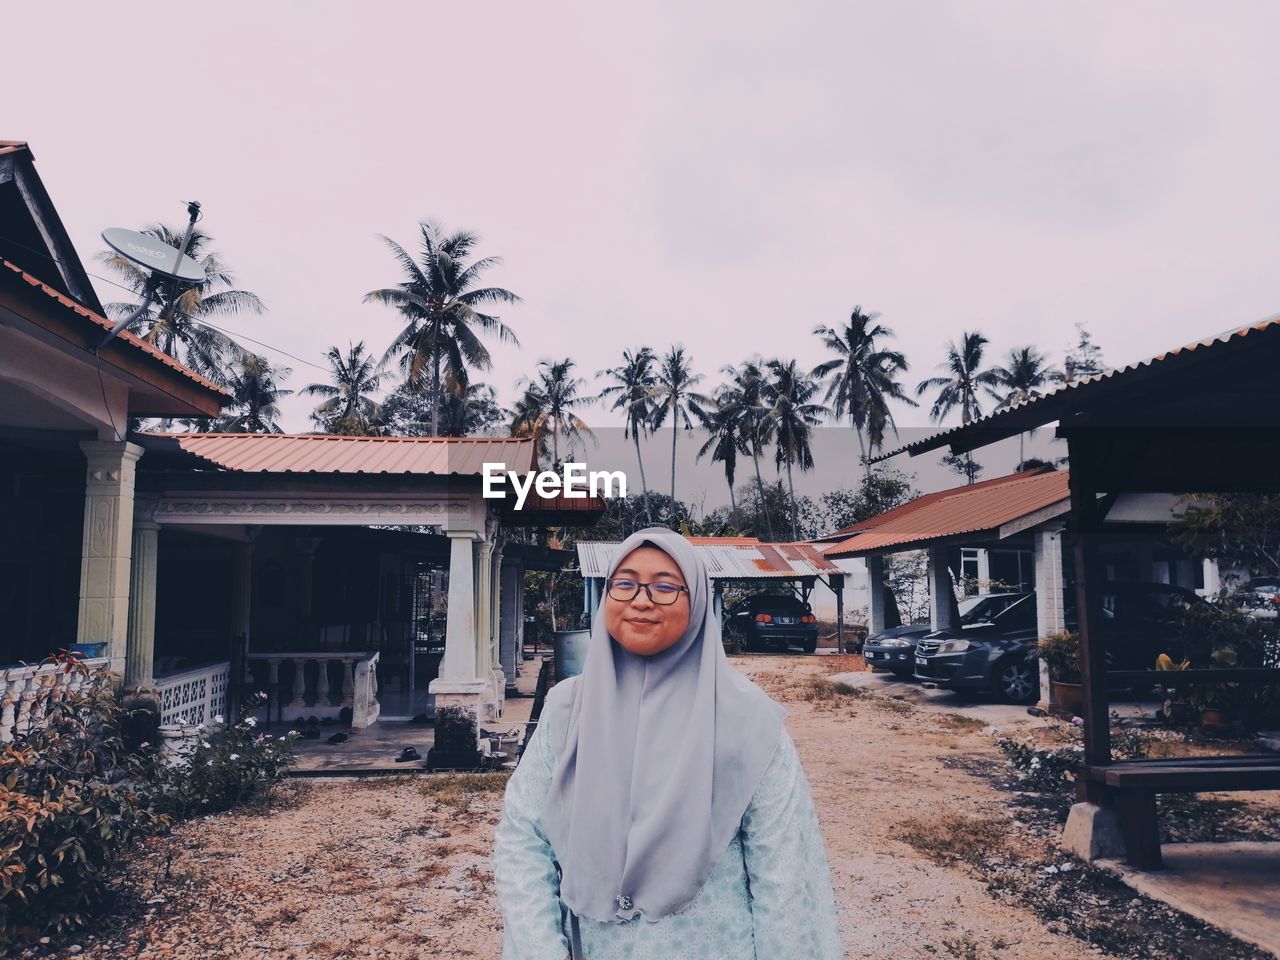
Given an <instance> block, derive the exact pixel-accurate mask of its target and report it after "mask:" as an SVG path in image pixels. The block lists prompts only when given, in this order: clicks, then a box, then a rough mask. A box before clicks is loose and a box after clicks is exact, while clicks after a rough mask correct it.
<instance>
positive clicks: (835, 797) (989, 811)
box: [25, 655, 1264, 960]
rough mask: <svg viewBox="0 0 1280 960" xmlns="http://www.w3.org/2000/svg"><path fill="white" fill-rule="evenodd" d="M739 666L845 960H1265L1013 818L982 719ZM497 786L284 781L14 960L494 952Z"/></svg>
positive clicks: (398, 958)
mask: <svg viewBox="0 0 1280 960" xmlns="http://www.w3.org/2000/svg"><path fill="white" fill-rule="evenodd" d="M734 663H735V664H736V665H737V666H738V667H739V668H740V669H742V670H743V671H744V672H746V673H747V674H748V675H750V676H752V677H753V678H754V679H755V680H756V681H757V682H758V683H760V684H761V685H762V686H763V687H765V689H767V690H769V692H770V693H771V694H772V695H773V696H774V697H775V699H778V700H779V701H781V702H783V703H785V705H786V706H787V707H788V709H789V710H790V715H789V717H788V719H787V726H788V729H789V730H790V732H791V735H792V737H793V738H794V739H795V741H796V743H797V745H798V747H799V750H800V753H801V756H802V758H803V761H804V767H805V770H806V772H807V774H808V777H809V780H810V783H811V785H812V788H813V793H814V798H815V801H816V803H817V806H818V812H819V818H820V820H821V823H822V827H823V834H824V836H825V838H826V844H827V852H828V857H829V860H830V863H831V868H832V876H833V881H834V884H835V888H836V899H837V903H838V906H839V920H840V928H841V933H842V936H843V939H844V944H845V956H846V957H849V958H855V957H857V958H885V960H888V958H893V960H904V958H946V957H955V958H959V960H985V958H1004V960H1020V958H1026V960H1033V958H1034V960H1058V958H1063V960H1066V958H1079V957H1096V956H1105V955H1114V956H1134V957H1193V958H1200V957H1204V958H1209V957H1213V958H1215V960H1224V958H1250V960H1253V958H1259V957H1262V956H1264V955H1263V954H1261V953H1258V952H1257V951H1254V950H1252V949H1250V948H1247V947H1244V946H1243V945H1241V944H1239V943H1237V942H1236V941H1233V940H1230V939H1229V938H1226V937H1224V936H1222V935H1220V934H1217V933H1216V932H1215V931H1212V930H1211V929H1209V928H1205V927H1203V926H1201V925H1198V924H1196V923H1195V922H1194V921H1191V920H1189V919H1187V918H1183V917H1181V915H1176V914H1174V913H1173V911H1170V910H1168V909H1167V908H1164V907H1162V906H1160V905H1158V904H1154V903H1152V902H1151V901H1146V900H1143V899H1142V898H1139V897H1136V896H1135V895H1134V894H1132V893H1131V892H1130V891H1128V889H1127V888H1125V887H1123V886H1121V885H1120V884H1118V883H1116V882H1115V881H1111V880H1109V879H1107V878H1104V877H1101V876H1099V875H1098V874H1097V871H1093V870H1088V869H1082V868H1081V867H1080V865H1079V864H1077V863H1073V862H1072V861H1070V859H1069V858H1066V857H1063V856H1062V855H1061V854H1059V853H1057V851H1056V849H1055V847H1054V844H1053V840H1052V838H1051V837H1050V836H1048V835H1046V834H1047V832H1046V831H1036V830H1029V829H1026V827H1027V824H1026V823H1024V819H1030V818H1027V817H1024V816H1023V814H1022V812H1021V811H1020V810H1019V808H1018V807H1017V806H1016V802H1015V799H1014V795H1011V794H1010V792H1009V791H1008V790H1007V788H1006V789H1004V790H1002V789H1001V788H1000V786H999V784H998V783H997V782H996V780H997V779H998V777H997V776H993V775H992V774H991V771H995V770H1007V766H1006V765H1004V764H1003V762H1002V761H1001V762H1000V763H999V765H997V761H1000V755H999V752H998V750H997V749H996V748H995V745H994V743H993V740H992V737H991V736H990V735H989V734H987V733H984V731H983V729H982V726H983V725H982V724H980V723H975V722H973V721H967V720H966V719H965V718H957V717H952V716H950V715H941V716H940V715H939V714H938V713H936V712H933V713H929V712H925V711H922V710H918V709H916V708H913V707H911V706H910V705H908V704H904V703H900V702H897V701H892V700H885V699H883V698H879V697H874V696H869V695H866V694H863V693H860V692H857V691H854V692H853V693H851V692H850V691H849V689H848V688H837V687H835V686H834V685H832V684H830V683H826V682H825V681H823V680H821V679H819V678H820V677H821V676H825V675H830V674H836V673H840V672H844V671H849V670H855V669H860V668H861V661H860V658H857V657H853V656H843V655H842V656H824V657H799V656H796V657H778V656H773V657H768V656H760V657H739V658H735V659H734ZM855 694H856V695H855ZM504 783H505V779H504V776H503V775H501V774H490V775H487V776H470V777H457V778H455V777H441V776H435V777H418V778H410V777H394V778H371V779H366V780H340V779H323V780H314V781H292V782H291V783H290V784H288V785H287V789H286V794H287V795H286V798H285V802H284V804H283V805H282V806H279V807H277V808H276V809H274V810H272V811H271V812H269V813H265V814H264V813H258V812H240V813H234V814H224V815H221V816H216V817H211V818H206V819H203V820H196V821H193V822H189V823H186V824H183V825H181V826H179V827H178V828H176V829H175V830H174V831H173V833H172V835H170V836H166V837H160V838H155V839H153V840H152V841H150V842H148V843H147V844H146V845H145V846H143V847H141V848H139V849H138V850H137V851H136V852H135V853H134V854H133V855H132V856H131V857H130V858H129V860H128V862H127V864H126V872H125V873H124V875H123V876H122V877H121V879H120V882H119V885H118V886H119V889H120V891H121V893H120V900H119V903H118V904H117V906H116V909H115V911H114V912H113V914H112V915H111V916H110V917H109V918H107V919H106V920H104V921H103V922H102V923H100V924H98V926H97V928H96V929H95V930H94V931H93V934H92V935H89V934H87V933H86V934H82V935H81V936H80V938H79V939H78V941H77V942H76V943H75V944H74V945H72V946H63V947H62V948H59V949H56V950H52V951H51V950H49V949H32V950H30V951H27V953H26V954H25V956H28V957H36V956H45V957H47V956H66V957H69V956H78V957H86V958H93V960H147V958H150V960H160V958H193V960H194V958H200V960H204V958H219V960H221V958H228V960H229V958H233V957H234V958H246V960H253V958H267V957H271V958H336V957H356V958H365V957H368V958H395V960H409V958H414V960H417V958H421V957H428V956H430V957H446V958H448V957H482V958H493V957H498V956H499V955H500V953H501V937H502V934H501V916H500V914H499V912H498V907H497V902H496V898H495V896H494V891H493V879H492V871H491V863H490V859H489V858H490V852H491V849H492V842H493V833H494V829H495V827H496V825H497V822H498V816H499V813H500V810H501V801H502V793H501V791H502V787H503V785H504ZM1020 817H1022V818H1023V819H1020ZM1090 941H1092V942H1090Z"/></svg>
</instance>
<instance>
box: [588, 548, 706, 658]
mask: <svg viewBox="0 0 1280 960" xmlns="http://www.w3.org/2000/svg"><path fill="white" fill-rule="evenodd" d="M613 578H614V579H615V580H635V581H637V582H639V583H671V584H675V585H677V586H681V587H684V586H687V584H686V583H685V582H684V575H683V574H682V573H681V572H680V567H679V565H678V564H677V563H676V562H675V561H674V560H672V559H671V557H669V556H668V555H667V554H666V553H664V552H663V551H661V550H659V549H658V548H657V547H636V549H634V550H632V551H631V552H630V553H628V554H627V555H626V556H625V557H623V558H622V562H621V563H620V564H618V568H617V569H616V570H614V571H613ZM604 622H605V626H606V627H608V628H609V635H610V636H611V637H613V639H614V640H615V641H617V643H618V644H619V645H620V646H621V647H622V648H623V649H624V650H628V651H630V652H631V653H634V654H637V655H639V656H642V657H651V656H653V655H654V654H655V653H661V652H662V651H663V650H666V649H667V648H668V647H672V646H674V645H675V644H676V643H677V642H678V641H679V639H680V638H681V637H682V636H684V632H685V630H687V629H688V628H689V591H688V590H681V591H680V592H679V594H677V595H676V601H675V603H672V604H668V605H665V606H664V605H662V604H657V603H654V602H653V601H652V600H650V599H649V593H648V591H646V590H644V589H643V588H641V589H640V590H638V591H637V592H636V595H635V597H633V598H632V599H631V600H615V599H613V597H611V596H609V595H608V591H606V592H605V601H604Z"/></svg>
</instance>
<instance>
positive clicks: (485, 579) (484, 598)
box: [475, 541, 493, 678]
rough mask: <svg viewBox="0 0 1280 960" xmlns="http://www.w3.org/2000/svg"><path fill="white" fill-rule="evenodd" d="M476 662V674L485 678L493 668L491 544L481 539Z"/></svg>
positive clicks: (477, 586) (477, 585) (477, 593)
mask: <svg viewBox="0 0 1280 960" xmlns="http://www.w3.org/2000/svg"><path fill="white" fill-rule="evenodd" d="M476 554H477V560H478V563H479V568H478V570H477V577H476V636H475V643H476V664H477V666H478V667H479V668H480V669H479V671H478V673H477V674H476V675H477V676H480V677H485V678H487V677H488V676H489V674H490V672H491V671H492V670H493V659H492V651H491V650H490V647H489V631H490V628H491V624H492V620H493V544H492V543H488V542H486V541H481V542H480V544H479V546H478V549H477V551H476Z"/></svg>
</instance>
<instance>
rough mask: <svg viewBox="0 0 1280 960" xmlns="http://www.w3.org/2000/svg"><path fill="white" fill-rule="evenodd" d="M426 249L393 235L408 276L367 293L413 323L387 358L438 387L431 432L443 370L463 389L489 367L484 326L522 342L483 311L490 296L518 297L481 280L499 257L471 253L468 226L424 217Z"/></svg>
mask: <svg viewBox="0 0 1280 960" xmlns="http://www.w3.org/2000/svg"><path fill="white" fill-rule="evenodd" d="M418 226H419V227H420V228H421V230H422V251H421V254H420V256H419V259H418V260H414V258H413V257H412V256H411V255H410V254H409V253H408V251H406V250H405V249H404V247H402V246H400V244H398V243H396V242H395V241H394V240H392V239H390V238H389V237H382V240H383V242H385V243H386V244H387V246H388V247H390V248H391V252H392V253H393V254H394V255H395V258H396V260H397V261H398V262H399V264H400V268H401V270H402V271H403V272H404V276H405V279H404V280H403V281H401V282H400V284H399V285H397V286H394V287H384V288H383V289H380V290H372V291H370V292H369V293H367V294H365V297H364V299H365V302H366V303H367V302H370V301H372V302H375V303H384V304H387V305H388V306H392V307H395V308H396V309H397V310H398V311H399V312H400V314H401V316H403V317H404V318H405V319H406V320H407V321H408V323H407V324H406V325H405V327H404V329H403V330H401V331H400V333H399V334H397V336H396V338H395V339H394V340H393V341H392V342H391V346H390V347H388V348H387V352H386V355H385V356H384V357H383V361H384V362H386V361H387V360H390V359H391V358H393V357H395V356H396V355H399V358H400V364H401V369H402V371H403V372H404V375H405V379H406V380H409V381H411V382H415V383H416V382H418V381H420V380H422V379H427V381H428V383H429V384H430V387H431V390H432V403H431V432H432V434H433V435H436V434H437V433H438V429H437V428H438V427H439V422H440V388H441V384H442V379H441V373H442V368H443V372H445V373H448V374H449V375H450V376H451V378H452V382H453V383H455V384H456V385H457V387H458V388H459V389H462V390H465V389H466V386H467V382H468V380H467V378H468V374H467V368H468V367H475V368H476V369H478V370H488V369H489V368H490V367H491V366H492V365H493V361H492V358H491V357H490V355H489V351H488V349H486V348H485V345H484V344H483V343H481V342H480V338H479V337H478V336H477V331H479V332H480V333H489V334H495V335H496V336H497V337H498V339H499V340H501V341H503V342H506V343H512V344H516V345H519V341H518V340H517V339H516V335H515V334H514V333H512V332H511V329H510V328H509V327H508V326H507V325H506V324H505V323H503V322H502V321H501V320H500V319H499V318H498V317H496V316H493V315H491V314H487V313H481V312H480V310H479V308H480V307H482V306H484V305H486V304H491V303H519V302H520V298H519V297H518V296H516V295H515V294H514V293H512V292H511V291H510V290H506V289H504V288H502V287H479V286H476V284H477V282H478V281H479V279H480V275H481V274H482V273H484V272H485V271H486V270H488V269H489V268H490V267H493V266H495V265H497V264H498V263H501V260H500V259H499V258H498V257H482V258H480V259H478V260H475V261H473V262H471V263H467V258H468V257H469V256H470V255H471V252H472V249H473V248H474V247H475V245H476V242H477V237H476V236H475V234H472V233H468V232H467V231H465V230H461V231H458V232H457V233H453V234H445V233H444V232H443V230H442V228H441V227H440V225H439V224H436V223H433V222H431V221H423V222H421V223H420V224H419V225H418Z"/></svg>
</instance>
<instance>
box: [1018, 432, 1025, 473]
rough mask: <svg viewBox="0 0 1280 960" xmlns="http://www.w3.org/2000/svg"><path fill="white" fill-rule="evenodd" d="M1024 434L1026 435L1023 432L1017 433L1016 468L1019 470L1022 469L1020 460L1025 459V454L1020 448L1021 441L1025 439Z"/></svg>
mask: <svg viewBox="0 0 1280 960" xmlns="http://www.w3.org/2000/svg"><path fill="white" fill-rule="evenodd" d="M1026 436H1027V435H1026V434H1025V433H1020V434H1018V467H1017V469H1019V470H1021V469H1022V462H1023V461H1024V460H1026V459H1027V457H1026V454H1025V453H1024V452H1023V450H1022V441H1023V440H1024V439H1026Z"/></svg>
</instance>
